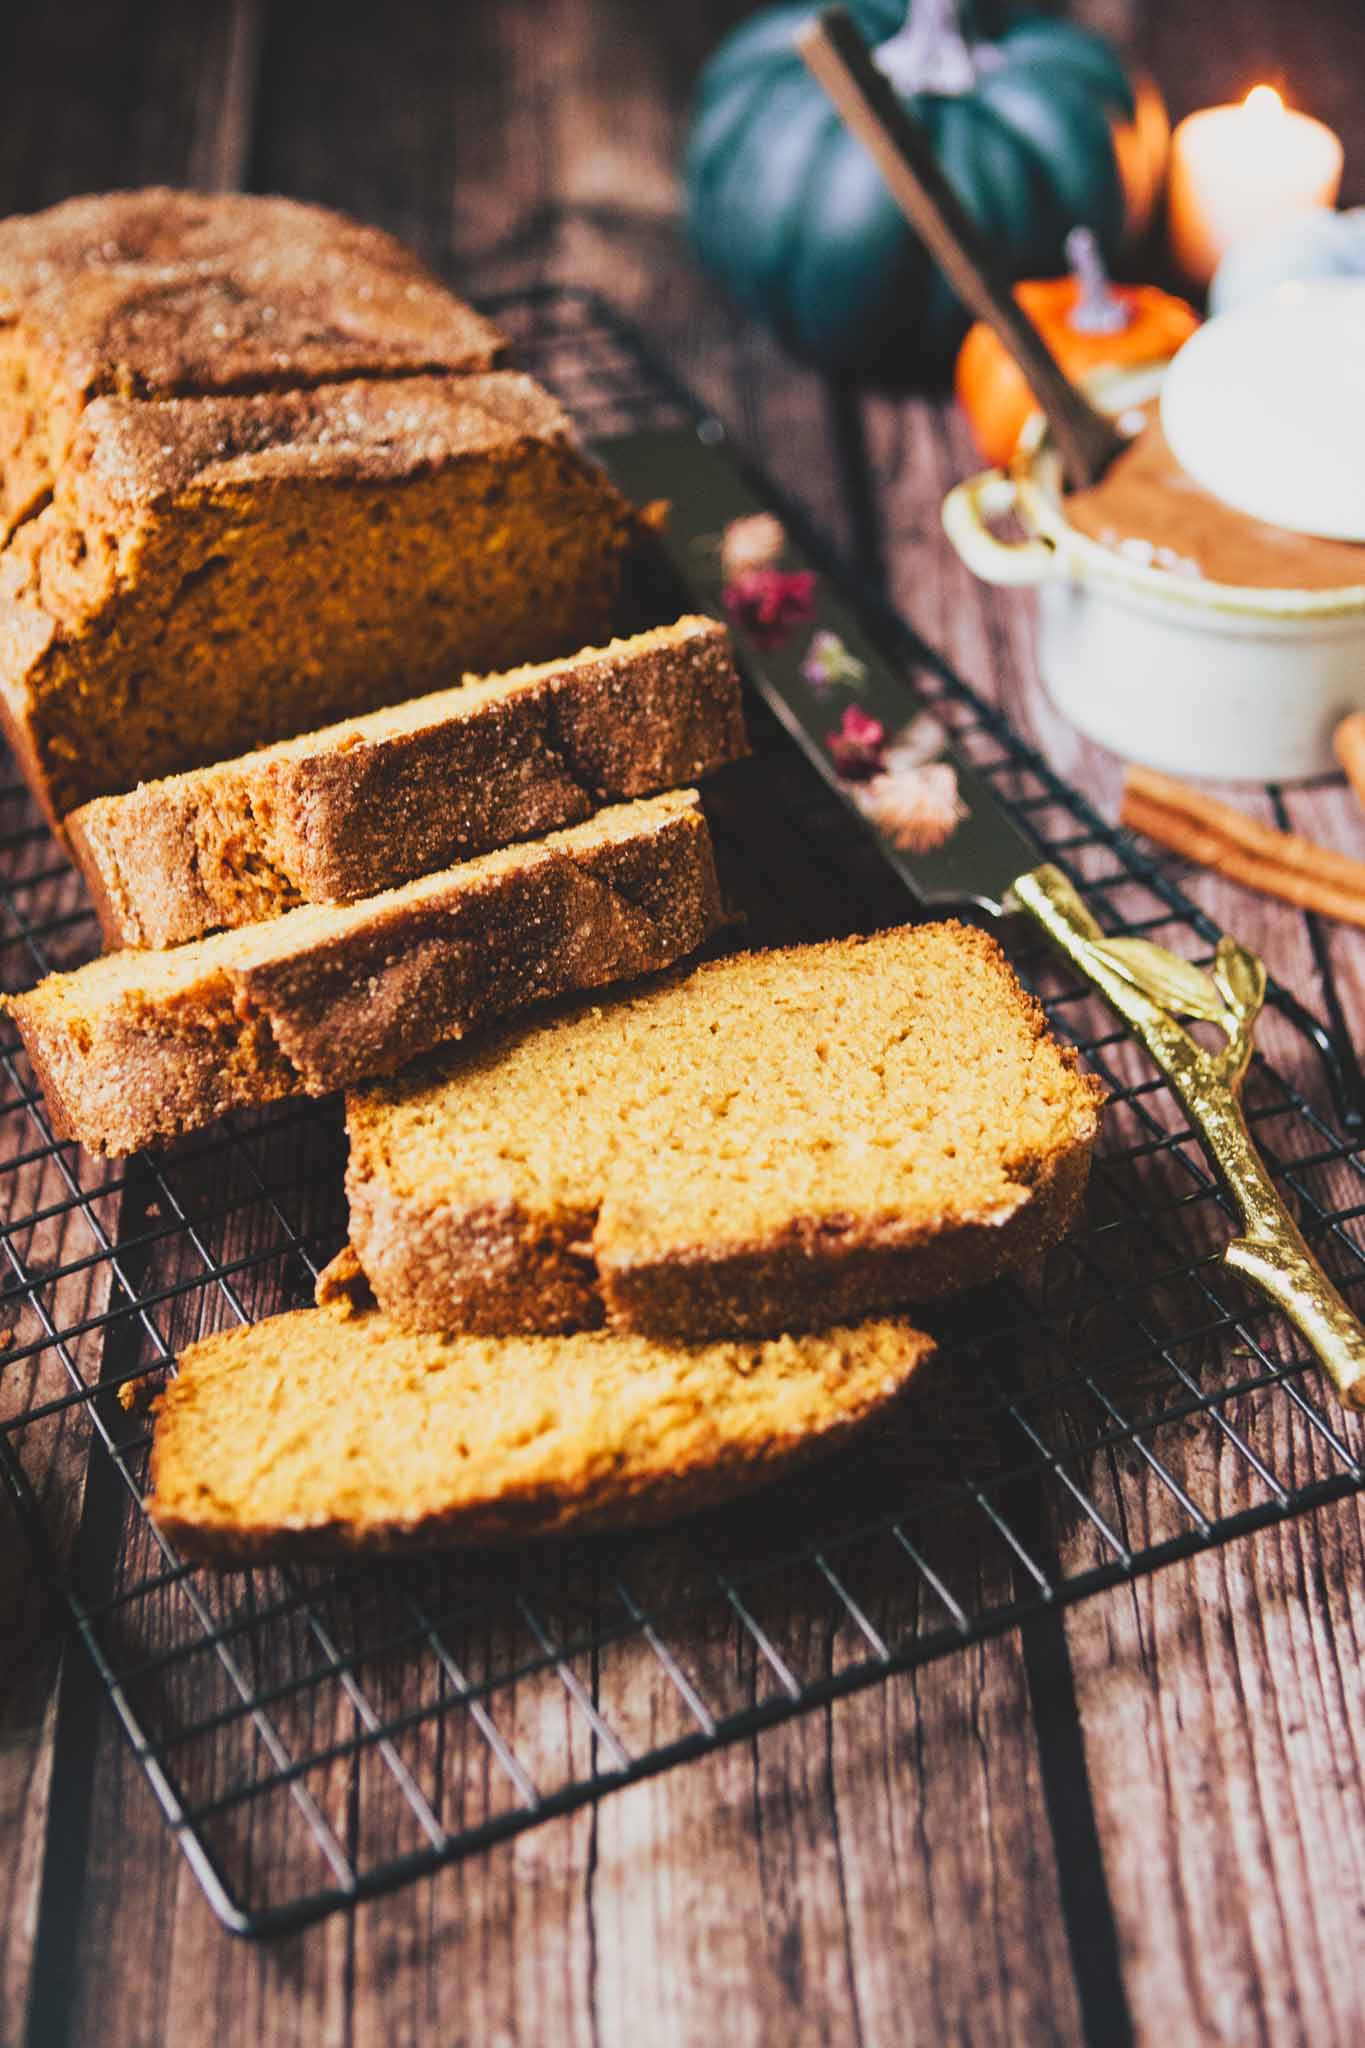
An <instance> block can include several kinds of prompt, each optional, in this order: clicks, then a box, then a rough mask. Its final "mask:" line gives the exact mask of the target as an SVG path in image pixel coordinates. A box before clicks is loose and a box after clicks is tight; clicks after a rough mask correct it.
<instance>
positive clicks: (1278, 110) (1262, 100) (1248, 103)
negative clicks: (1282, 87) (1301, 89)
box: [1242, 85, 1284, 116]
mask: <svg viewBox="0 0 1365 2048" xmlns="http://www.w3.org/2000/svg"><path fill="white" fill-rule="evenodd" d="M1242 105H1243V106H1244V107H1245V109H1246V111H1247V112H1248V113H1249V114H1258V115H1262V116H1263V115H1266V114H1282V113H1283V112H1284V101H1283V100H1282V99H1281V98H1280V95H1279V94H1278V93H1277V92H1276V90H1275V88H1274V86H1273V85H1253V86H1252V88H1251V91H1250V92H1249V93H1248V94H1247V96H1246V98H1245V99H1244V100H1243V101H1242Z"/></svg>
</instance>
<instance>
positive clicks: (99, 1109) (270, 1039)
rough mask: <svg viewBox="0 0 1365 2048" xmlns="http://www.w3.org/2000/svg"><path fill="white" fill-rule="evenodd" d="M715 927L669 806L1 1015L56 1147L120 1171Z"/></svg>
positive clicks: (623, 970)
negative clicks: (161, 1146)
mask: <svg viewBox="0 0 1365 2048" xmlns="http://www.w3.org/2000/svg"><path fill="white" fill-rule="evenodd" d="M718 917H719V899H718V893H717V885H716V876H715V869H714V866H713V862H712V855H711V841H710V835H709V833H708V832H707V828H706V821H705V819H704V817H703V815H702V812H701V808H700V805H699V804H698V801H697V797H696V793H695V791H693V790H681V791H674V792H672V793H670V794H668V795H664V796H658V797H651V798H647V799H644V800H642V801H641V802H639V803H634V804H621V805H616V806H613V807H612V808H611V809H609V810H604V811H599V812H598V813H597V814H596V816H594V817H592V818H590V819H588V820H587V822H586V823H585V824H581V825H575V826H572V827H570V829H569V830H568V831H565V832H558V833H554V834H552V835H551V836H550V837H549V838H546V839H539V840H532V841H530V842H529V843H527V844H525V845H522V846H515V847H510V848H506V849H504V850H503V851H501V852H498V853H489V854H484V855H482V856H481V857H480V858H479V859H478V860H473V861H468V862H465V863H463V864H462V865H461V866H459V867H454V868H448V869H446V870H445V871H444V872H443V873H441V874H437V875H428V876H426V877H425V878H424V879H422V880H420V881H416V882H409V883H408V884H406V886H405V887H403V888H401V889H393V890H390V891H388V892H387V893H386V894H384V895H381V896H373V897H368V898H366V900H365V901H364V902H362V903H356V904H351V905H347V906H343V907H331V906H328V907H316V906H313V905H305V906H304V907H303V908H302V909H299V910H291V911H287V912H286V913H285V915H284V916H283V917H279V918H275V919H273V920H272V921H271V922H269V923H267V924H261V925H252V926H248V927H247V928H246V929H245V930H242V931H234V932H219V933H217V934H215V935H214V936H213V937H212V938H208V939H199V940H196V941H195V942H194V943H193V944H192V945H188V946H179V947H175V948H173V949H171V950H170V951H169V952H159V953H137V952H125V953H110V954H106V955H105V957H104V958H103V959H100V960H92V961H91V962H90V963H89V964H88V965H87V966H85V967H80V968H77V969H76V970H75V971H74V973H70V974H54V975H50V976H49V977H48V978H47V980H46V981H43V982H40V983H39V984H38V986H37V987H36V988H34V989H31V990H30V991H29V993H28V994H27V995H21V996H13V997H10V998H8V999H7V1001H6V1005H5V1007H6V1008H7V1009H8V1010H9V1011H10V1013H11V1014H12V1016H13V1017H14V1019H15V1021H16V1022H17V1024H18V1026H19V1030H20V1032H21V1034H22V1036H23V1040H24V1044H25V1047H26V1049H27V1051H28V1055H29V1058H30V1060H31V1061H32V1064H33V1068H34V1071H35V1073H36V1074H37V1076H38V1078H39V1080H40V1081H41V1083H42V1086H43V1090H44V1093H45V1094H46V1097H47V1104H48V1109H49V1112H50V1114H51V1118H52V1123H53V1126H54V1128H55V1130H56V1131H57V1132H58V1134H59V1135H60V1136H62V1137H71V1138H78V1139H79V1140H80V1141H81V1143H82V1144H83V1145H85V1146H86V1147H87V1149H88V1150H90V1151H92V1152H110V1153H126V1152H133V1151H136V1150H138V1149H139V1148H140V1147H142V1146H144V1145H151V1144H155V1143H157V1142H158V1141H159V1140H162V1139H167V1138H173V1137H175V1136H176V1135H178V1134H179V1133H180V1132H182V1131H189V1130H193V1129H195V1128H196V1126H198V1125H200V1124H204V1123H207V1122H209V1121H210V1119H212V1118H213V1117H216V1116H221V1115H223V1114H224V1113H225V1112H226V1111H227V1110H230V1109H235V1108H239V1107H242V1106H245V1105H248V1104H253V1103H262V1102H270V1101H274V1100H276V1099H277V1098H278V1097H280V1096H285V1095H297V1094H306V1095H323V1094H326V1093H327V1092H328V1091H329V1090H330V1089H333V1088H339V1087H342V1086H344V1085H345V1084H346V1083H348V1082H350V1081H355V1080H358V1079H359V1078H361V1076H363V1075H366V1074H377V1073H388V1072H391V1071H392V1070H393V1069H394V1068H396V1067H399V1066H401V1065H402V1064H403V1063H404V1061H406V1060H409V1059H411V1058H412V1057H413V1055H414V1054H416V1053H419V1052H425V1051H427V1050H428V1049H429V1048H430V1047H432V1046H433V1045H438V1044H440V1043H441V1042H442V1041H443V1040H445V1039H448V1038H458V1037H461V1036H463V1034H464V1033H465V1032H467V1031H471V1030H473V1029H474V1028H475V1027H476V1026H478V1025H482V1024H487V1023H489V1022H492V1021H494V1020H496V1019H498V1018H501V1017H505V1016H506V1015H507V1014H508V1013H509V1012H511V1011H513V1010H517V1009H520V1008H521V1007H522V1006H523V1005H524V1004H526V1003H530V1002H534V1001H536V1000H537V999H538V998H540V997H543V996H553V995H562V994H564V993H565V992H566V991H568V990H572V989H583V988H593V987H596V986H597V985H598V984H599V983H601V982H604V981H611V980H613V979H615V978H616V977H617V976H618V975H632V974H643V973H647V972H649V971H650V970H652V969H656V968H659V967H662V966H665V965H667V964H668V963H670V962H672V961H674V960H677V959H678V958H680V957H681V955H683V954H684V953H688V952H691V950H692V949H693V948H694V947H695V946H698V945H700V943H701V941H702V940H703V939H704V938H705V937H706V936H707V934H708V933H709V932H710V931H711V930H712V929H713V927H714V925H715V924H716V922H717V920H718Z"/></svg>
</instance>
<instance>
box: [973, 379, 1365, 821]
mask: <svg viewBox="0 0 1365 2048" xmlns="http://www.w3.org/2000/svg"><path fill="white" fill-rule="evenodd" d="M1162 375H1163V371H1162V369H1160V368H1158V369H1146V370H1142V371H1134V372H1132V373H1129V374H1124V375H1118V376H1116V375H1113V374H1111V375H1109V376H1107V377H1105V378H1102V379H1097V380H1096V382H1095V384H1094V386H1093V387H1092V388H1093V391H1094V395H1095V397H1096V398H1097V400H1098V401H1099V402H1101V403H1102V404H1103V405H1104V406H1105V407H1106V408H1107V409H1108V410H1110V411H1112V412H1116V413H1118V412H1122V411H1123V410H1124V409H1125V408H1126V407H1129V406H1132V405H1138V404H1141V403H1142V402H1143V401H1144V400H1146V399H1149V398H1152V397H1153V396H1155V394H1156V392H1157V391H1158V390H1159V389H1160V385H1161V378H1162ZM1061 500H1062V473H1061V465H1060V462H1059V460H1058V458H1057V454H1056V451H1055V450H1054V449H1053V448H1052V446H1051V444H1050V442H1049V439H1048V435H1047V430H1046V426H1045V424H1044V422H1043V420H1042V418H1041V417H1040V416H1035V418H1034V419H1032V420H1031V421H1030V422H1029V425H1028V426H1027V427H1026V428H1025V430H1024V435H1023V439H1022V440H1021V442H1020V446H1019V452H1018V453H1017V454H1016V456H1015V458H1014V460H1013V462H1012V464H1011V466H1010V470H1009V472H1008V474H1006V473H1005V472H1004V471H1001V470H998V469H997V470H987V471H986V472H985V473H984V474H983V475H981V476H977V477H972V478H971V479H970V480H969V481H968V482H966V483H963V484H959V485H958V486H957V488H956V489H955V490H952V491H950V492H949V493H948V496H947V497H946V498H945V499H944V502H943V524H944V527H945V528H946V530H947V533H948V537H949V539H950V540H951V541H952V543H953V546H954V547H955V548H956V549H957V552H958V554H959V555H960V556H961V557H962V560H963V561H964V562H965V563H966V564H967V566H968V568H970V569H972V570H973V571H974V572H975V573H976V574H977V575H978V576H981V577H983V578H984V579H985V581H986V582H988V583H1000V584H1012V585H1016V586H1020V585H1036V586H1037V588H1038V613H1039V616H1038V666H1039V669H1040V671H1041V673H1042V678H1043V682H1044V684H1045V685H1046V687H1047V690H1048V694H1049V695H1050V696H1051V698H1052V700H1053V702H1054V703H1055V704H1056V705H1057V707H1058V709H1059V710H1060V711H1062V712H1063V713H1064V714H1065V715H1066V717H1068V718H1069V719H1070V720H1071V722H1072V724H1073V725H1075V726H1077V727H1078V728H1079V730H1080V731H1081V732H1083V733H1085V734H1086V735H1087V736H1088V737H1089V738H1090V739H1093V740H1098V741H1099V742H1100V744H1101V745H1102V746H1106V747H1109V748H1111V749H1112V750H1113V751H1114V752H1115V753H1116V754H1122V755H1123V756H1124V757H1125V758H1126V759H1128V760H1130V761H1139V762H1142V763H1143V764H1144V765H1145V766H1147V767H1149V768H1161V769H1165V770H1167V771H1168V772H1169V773H1171V774H1176V775H1195V776H1201V775H1202V776H1207V777H1210V778H1213V779H1216V780H1227V781H1241V782H1274V781H1290V780H1293V779H1294V778H1296V777H1301V776H1305V775H1318V774H1321V773H1322V772H1323V771H1324V770H1326V769H1329V768H1331V767H1332V766H1333V765H1334V761H1333V755H1332V745H1331V741H1332V732H1333V728H1334V727H1335V726H1336V724H1337V723H1338V721H1339V720H1340V719H1342V718H1344V717H1345V715H1346V713H1347V712H1348V711H1359V710H1365V583H1362V584H1358V585H1357V584H1353V585H1352V586H1351V587H1350V588H1349V589H1345V590H1244V589H1239V588H1236V587H1234V586H1233V585H1231V584H1226V583H1210V582H1208V581H1206V580H1205V579H1204V578H1203V577H1199V576H1182V575H1178V574H1175V573H1173V572H1172V571H1170V570H1166V569H1158V568H1146V567H1144V566H1142V565H1141V564H1139V563H1136V562H1133V561H1130V560H1128V559H1127V558H1126V557H1124V556H1122V555H1119V554H1116V553H1114V551H1113V550H1112V549H1110V548H1106V547H1102V546H1101V545H1100V544H1099V542H1098V541H1093V540H1091V539H1090V538H1089V536H1088V535H1086V534H1083V533H1080V532H1078V531H1077V530H1076V528H1075V527H1073V526H1072V525H1071V524H1070V523H1069V521H1068V520H1067V519H1066V517H1065V515H1064V513H1063V511H1062V509H1061ZM1011 512H1012V513H1014V514H1016V515H1017V517H1018V519H1019V521H1020V523H1021V525H1022V526H1023V529H1024V534H1025V538H1024V539H1023V540H1019V541H1010V540H1002V539H1001V538H1000V537H999V536H998V535H997V534H996V533H995V532H993V531H992V526H993V523H994V522H996V521H998V520H1000V519H1002V518H1004V517H1005V516H1006V515H1007V514H1008V513H1011Z"/></svg>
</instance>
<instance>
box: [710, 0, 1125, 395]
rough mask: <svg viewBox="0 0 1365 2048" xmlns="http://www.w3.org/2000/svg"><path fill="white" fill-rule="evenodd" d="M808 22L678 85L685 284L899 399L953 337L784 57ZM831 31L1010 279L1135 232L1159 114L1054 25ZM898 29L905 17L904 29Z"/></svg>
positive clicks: (947, 10)
mask: <svg viewBox="0 0 1365 2048" xmlns="http://www.w3.org/2000/svg"><path fill="white" fill-rule="evenodd" d="M815 11H816V10H815V9H814V8H813V7H812V6H810V5H809V4H804V5H802V4H796V5H792V4H787V5H780V6H776V7H768V8H765V9H764V10H763V11H762V12H761V13H760V14H756V15H755V16H754V17H753V19H752V20H750V21H747V22H744V23H742V24H741V25H740V26H739V27H738V28H737V29H735V30H734V31H733V32H732V34H731V35H729V36H728V37H727V38H726V40H725V41H724V42H723V43H722V44H721V45H720V47H719V49H718V50H717V51H716V52H715V54H714V56H713V57H712V58H711V59H710V61H709V63H708V64H707V66H706V68H705V70H704V71H703V72H702V75H701V78H700V79H699V81H698V84H697V93H696V102H695V107H694V112H693V119H692V127H691V133H690V136H689V138H688V144H687V153H686V162H685V166H684V182H685V185H686V204H687V227H688V234H689V238H690V240H691V243H692V247H693V249H694V250H695V252H696V254H697V256H698V257H699V259H700V261H701V262H702V264H703V265H704V267H705V268H706V269H707V270H709V271H710V272H711V273H712V275H713V276H715V277H716V278H717V279H719V281H720V282H721V283H722V284H723V285H724V286H725V287H726V288H727V290H729V291H730V293H731V294H732V295H733V296H734V298H735V299H737V300H738V302H739V303H740V305H742V306H743V307H744V308H745V309H746V310H747V311H748V312H750V313H752V314H754V315H755V317H756V318H758V319H759V320H761V321H763V322H764V323H765V324H766V325H768V326H770V327H771V328H773V329H774V331H775V332H776V333H777V334H778V335H779V336H780V337H781V339H782V340H783V341H784V342H785V343H786V344H787V346H788V347H789V348H791V349H792V350H794V351H795V352H796V354H798V355H801V356H804V357H806V358H807V359H808V360H809V361H811V362H814V363H818V364H819V365H820V366H821V367H822V368H824V369H826V370H829V371H831V372H833V373H835V374H837V375H841V376H848V377H855V378H861V379H867V380H870V381H873V382H877V383H884V384H892V385H903V384H907V383H913V382H916V381H921V380H923V379H924V378H926V377H936V376H942V375H944V374H945V373H946V372H947V370H948V368H949V366H950V365H951V362H952V358H953V354H954V352H955V350H956V348H957V345H958V343H959V342H960V341H961V339H962V335H963V333H964V332H965V329H966V325H967V318H966V315H965V314H964V312H963V311H962V308H961V306H960V304H959V303H958V301H957V299H956V298H955V296H954V294H953V292H952V291H951V289H950V288H949V286H948V284H947V283H946V282H945V280H944V279H943V277H942V276H941V275H940V273H939V271H938V269H937V267H936V266H935V265H934V263H933V262H932V261H931V260H930V258H929V256H928V254H927V252H926V251H925V249H924V246H923V244H922V243H921V242H920V241H919V239H918V237H917V236H916V235H915V234H914V233H913V232H912V230H911V229H910V228H909V227H908V226H907V225H906V222H905V219H904V217H903V216H902V214H901V212H900V210H899V208H898V207H897V206H896V203H895V201H894V200H893V199H892V198H891V196H890V194H889V193H888V191H887V189H886V187H885V185H884V184H883V183H882V180H881V176H880V174H879V173H878V171H877V168H876V166H875V165H874V163H873V162H872V159H871V158H870V157H869V156H868V154H867V152H866V151H865V150H864V149H863V147H862V146H861V144H860V143H857V142H855V141H854V140H853V138H852V136H850V135H849V133H848V132H847V130H846V129H845V128H844V126H843V124H842V122H841V121H840V119H839V116H838V115H837V114H836V113H835V111H834V109H833V107H832V106H831V105H830V102H829V101H828V99H827V98H826V97H825V94H824V93H823V91H822V90H821V88H820V87H819V86H818V85H817V84H816V82H815V80H814V79H813V78H812V77H811V75H810V73H809V72H808V71H807V69H806V67H805V65H804V64H803V62H802V61H801V58H800V57H799V56H798V55H797V52H796V48H795V44H794V37H795V35H796V32H797V30H798V29H799V28H801V27H802V26H803V25H804V24H805V23H806V22H808V21H809V20H810V19H811V18H812V16H813V14H814V13H815ZM849 13H850V14H851V15H852V16H853V19H854V21H855V22H856V23H857V26H858V28H859V29H860V30H861V32H862V34H863V35H864V37H865V38H866V39H867V41H868V42H869V43H871V44H873V45H874V46H875V47H876V49H877V58H878V62H879V63H880V64H881V66H882V68H883V70H884V71H885V72H886V73H887V75H888V76H889V77H890V78H891V80H892V82H893V84H894V85H895V86H896V88H897V90H898V91H899V92H900V93H901V94H902V96H903V97H904V99H905V101H906V104H907V105H908V106H909V107H910V109H911V110H912V112H913V113H915V114H916V115H917V116H918V118H919V119H920V121H921V122H922V123H923V124H924V126H925V127H926V128H927V129H928V131H929V135H930V137H931V139H932V141H933V144H934V148H935V150H936V152H937V155H938V159H939V162H940V163H941V164H942V166H943V169H944V171H945V172H946V173H947V175H948V177H949V179H950V180H951V182H952V184H953V185H954V186H955V188H956V190H957V192H958V194H959V196H960V197H961V199H962V200H963V202H964V204H965V205H966V206H967V208H968V210H969V211H970V212H971V213H972V214H973V215H974V216H975V218H976V220H977V222H978V223H979V224H980V226H981V227H982V228H983V229H984V230H985V232H986V234H987V235H988V236H989V237H990V240H991V243H992V245H993V246H994V247H995V248H996V249H997V250H998V251H999V254H1000V258H1001V261H1002V263H1003V264H1004V266H1005V268H1006V269H1007V270H1008V272H1009V274H1010V275H1011V276H1012V277H1016V278H1017V277H1029V276H1042V277H1046V276H1051V275H1054V274H1055V273H1057V272H1058V271H1061V270H1064V269H1065V267H1066V266H1065V262H1064V257H1063V247H1062V245H1063V243H1064V241H1065V238H1066V235H1067V233H1068V231H1069V230H1070V229H1071V228H1074V227H1076V226H1077V225H1078V224H1081V225H1084V226H1086V227H1089V228H1091V229H1093V230H1094V232H1095V234H1096V235H1097V236H1098V237H1099V240H1100V244H1101V246H1102V248H1103V249H1104V250H1105V251H1106V252H1107V253H1108V254H1110V255H1113V254H1114V253H1116V251H1117V250H1118V249H1119V247H1120V246H1121V244H1122V242H1123V240H1124V238H1125V235H1126V234H1127V233H1128V232H1129V231H1130V230H1133V229H1135V228H1138V227H1140V226H1141V225H1143V224H1145V222H1144V218H1143V217H1144V216H1145V213H1146V212H1147V211H1148V210H1150V206H1151V202H1152V200H1153V198H1154V196H1155V190H1156V185H1157V182H1158V179H1159V172H1160V163H1161V162H1164V155H1165V141H1166V127H1165V114H1164V110H1163V109H1162V108H1161V104H1160V100H1159V97H1158V96H1156V95H1155V93H1154V90H1153V89H1152V88H1150V87H1146V88H1144V89H1143V95H1142V104H1140V102H1139V96H1138V95H1137V94H1135V91H1134V87H1133V85H1132V84H1131V83H1130V81H1129V79H1128V77H1127V75H1126V74H1125V72H1124V70H1123V67H1122V65H1121V64H1120V62H1119V60H1118V57H1117V56H1116V55H1115V53H1114V51H1113V50H1112V49H1111V48H1110V46H1109V44H1108V43H1106V42H1105V41H1104V40H1103V39H1102V38H1101V37H1099V36H1096V35H1094V34H1092V33H1090V32H1089V31H1088V30H1086V29H1082V28H1078V27H1076V26H1075V24H1074V23H1072V22H1067V21H1057V20H1053V19H1051V18H1044V17H1027V18H1020V19H1016V20H1013V21H1012V22H1011V23H1010V24H1009V25H1008V26H1007V27H1006V28H1005V29H1004V30H1003V31H1002V32H1001V33H1000V34H999V35H998V36H996V37H994V38H993V39H992V40H990V41H986V40H971V39H969V37H967V36H965V35H964V34H963V33H961V32H960V30H959V28H958V25H957V9H956V8H954V6H953V5H952V0H914V4H913V8H912V9H911V10H908V9H907V5H906V0H849ZM907 16H908V18H907Z"/></svg>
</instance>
